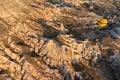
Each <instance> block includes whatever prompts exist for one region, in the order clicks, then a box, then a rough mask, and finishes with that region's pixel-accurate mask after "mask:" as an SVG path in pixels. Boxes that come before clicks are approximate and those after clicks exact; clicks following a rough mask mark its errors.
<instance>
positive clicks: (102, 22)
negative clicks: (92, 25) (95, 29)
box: [98, 18, 108, 28]
mask: <svg viewBox="0 0 120 80" xmlns="http://www.w3.org/2000/svg"><path fill="white" fill-rule="evenodd" d="M107 23H108V20H107V19H105V18H101V19H100V20H98V26H99V28H104V27H105V26H107Z"/></svg>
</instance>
